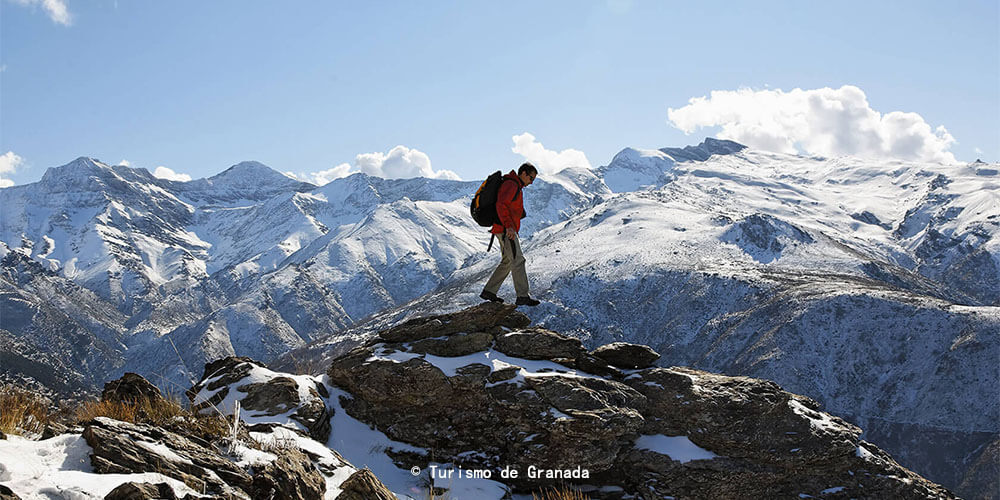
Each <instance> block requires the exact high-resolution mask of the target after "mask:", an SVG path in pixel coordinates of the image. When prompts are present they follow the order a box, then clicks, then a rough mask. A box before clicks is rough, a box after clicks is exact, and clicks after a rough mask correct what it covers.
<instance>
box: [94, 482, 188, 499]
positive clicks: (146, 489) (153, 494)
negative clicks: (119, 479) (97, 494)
mask: <svg viewBox="0 0 1000 500" xmlns="http://www.w3.org/2000/svg"><path fill="white" fill-rule="evenodd" d="M178 498H179V497H178V496H177V494H176V493H174V489H173V488H171V487H170V485H169V484H167V483H157V484H150V483H123V484H121V485H119V486H118V487H116V488H115V489H113V490H111V492H110V493H108V494H107V495H105V497H104V500H177V499H178ZM194 498H195V497H194V496H192V495H185V496H184V497H183V500H190V499H194Z"/></svg>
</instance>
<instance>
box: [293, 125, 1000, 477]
mask: <svg viewBox="0 0 1000 500" xmlns="http://www.w3.org/2000/svg"><path fill="white" fill-rule="evenodd" d="M710 146H711V145H710V144H703V145H702V148H704V147H710ZM668 156H669V155H668V154H667V153H664V152H663V151H659V152H657V153H648V154H646V155H645V156H642V155H639V156H636V155H635V154H633V153H632V152H631V151H630V150H626V151H623V152H622V153H621V154H619V155H618V156H616V159H615V161H614V162H612V164H611V165H609V166H606V167H602V168H601V169H598V171H599V172H604V173H605V175H609V176H612V177H614V179H613V180H610V181H609V185H612V186H614V185H615V182H616V180H618V181H620V180H621V179H628V178H640V177H641V178H642V179H645V180H643V181H642V182H641V185H643V186H646V187H645V188H644V189H642V190H639V191H633V192H626V193H619V194H616V195H614V196H612V197H610V198H608V199H607V200H605V201H604V202H602V203H599V204H598V205H596V206H594V207H592V208H590V209H587V210H585V211H582V212H580V213H579V214H577V215H576V216H574V217H572V218H570V219H569V220H567V221H566V222H562V223H559V224H554V225H552V226H550V227H547V228H545V229H543V230H541V231H539V232H538V233H537V234H535V235H534V237H533V238H532V240H531V241H530V243H527V244H526V245H525V253H526V254H527V255H528V256H529V262H528V266H529V277H530V279H531V281H532V286H533V293H534V294H537V295H538V296H539V297H540V298H542V299H543V301H544V302H543V305H542V306H540V307H538V308H537V309H535V310H533V311H531V315H532V317H533V319H534V320H535V321H536V322H538V323H539V324H541V325H543V326H545V327H548V328H552V329H556V330H560V331H576V332H578V334H579V335H581V336H587V338H585V339H584V340H585V342H586V344H587V345H588V346H595V345H599V344H602V343H607V342H612V341H616V340H624V341H630V342H638V343H643V344H648V345H650V346H652V347H653V348H655V349H657V351H659V352H660V353H662V354H663V359H662V361H661V362H662V363H663V364H664V365H671V364H678V365H687V366H693V367H696V368H701V369H706V370H711V371H720V372H723V373H727V374H730V375H748V376H753V377H760V378H768V379H772V380H775V381H776V382H778V383H779V384H781V385H783V386H786V387H790V388H793V390H795V391H798V392H801V393H803V394H808V395H809V396H810V397H814V398H816V399H818V400H820V401H821V402H822V403H824V405H826V408H827V410H828V411H831V412H833V413H836V414H840V415H843V416H846V417H849V418H850V419H852V420H854V421H855V422H857V423H859V424H860V425H861V426H862V427H863V428H865V429H867V431H868V433H869V434H868V435H867V436H868V437H867V438H868V439H870V440H872V441H873V442H876V443H878V444H879V445H880V446H883V447H885V448H886V449H888V450H889V451H890V452H891V453H893V454H894V456H897V457H899V458H900V460H901V463H904V464H906V465H907V466H910V467H913V468H914V469H915V470H918V471H921V472H922V473H925V474H927V475H928V476H929V477H933V478H935V479H936V480H939V481H941V482H942V483H944V484H947V485H952V486H955V487H957V486H958V485H959V484H960V483H961V481H962V477H963V474H964V471H966V470H967V468H968V466H969V465H968V464H971V463H975V462H976V460H978V459H981V458H982V456H983V453H988V452H987V451H984V450H986V449H987V448H988V447H987V446H986V445H987V444H989V443H991V442H997V440H998V431H1000V428H998V425H997V422H1000V407H998V404H1000V402H998V400H997V398H996V397H995V389H994V388H995V386H996V384H997V382H1000V373H998V372H1000V367H998V364H997V362H996V360H997V359H1000V308H998V307H997V305H998V304H1000V302H998V299H1000V288H998V287H1000V272H998V269H1000V268H998V262H1000V260H998V259H1000V246H998V243H1000V240H998V222H1000V220H998V219H1000V191H997V189H996V187H995V185H996V182H997V181H998V180H1000V178H998V177H997V174H996V169H995V168H994V166H984V165H977V164H973V165H962V166H946V165H935V164H908V163H899V162H871V161H866V160H861V159H856V158H840V159H824V158H804V157H798V156H790V155H779V154H770V153H762V152H755V151H749V150H741V151H739V152H736V153H729V154H719V155H715V156H712V157H710V158H709V159H707V160H697V159H694V160H692V159H685V160H681V161H679V160H675V159H673V158H672V157H671V158H668ZM636 158H645V160H642V161H639V162H638V163H637V160H636ZM633 167H634V171H635V172H637V173H636V175H635V176H634V177H629V176H628V175H627V171H629V169H632V168H633ZM657 168H658V169H661V170H659V171H658V172H657V170H656V169H657ZM657 179H658V180H657ZM647 180H648V182H647ZM529 196H530V195H529ZM493 265H494V262H491V261H484V262H481V263H479V264H476V265H472V266H468V267H465V268H463V269H461V270H459V271H458V272H456V273H455V274H454V275H453V276H452V277H451V279H450V280H448V281H447V282H446V283H445V284H444V285H443V286H442V288H440V289H438V290H437V291H436V292H435V293H432V294H429V295H427V296H425V297H423V298H421V299H419V300H418V301H416V302H414V303H412V304H409V305H407V306H406V309H405V310H404V309H403V308H400V309H397V310H389V311H387V312H385V313H384V314H383V315H381V316H380V317H377V318H373V319H372V321H371V322H370V323H369V324H368V325H362V326H361V327H359V328H357V329H355V330H353V331H349V332H346V333H344V334H338V335H334V336H332V337H330V338H327V339H322V340H320V341H318V342H317V343H315V344H314V346H315V347H313V348H311V349H312V353H315V354H319V353H323V352H324V351H326V350H329V349H331V348H333V352H341V351H343V349H344V348H345V347H346V346H349V345H351V344H352V342H356V341H357V340H356V339H357V338H364V336H365V332H369V333H370V332H371V331H372V330H374V329H377V328H379V327H384V326H386V325H389V324H393V323H396V322H399V321H401V320H403V319H405V317H406V316H405V315H406V314H407V313H406V312H405V311H406V310H412V309H413V308H415V309H418V310H433V311H440V312H448V311H452V310H456V309H458V308H461V307H464V306H465V305H468V304H471V303H475V302H477V301H478V298H477V295H478V293H479V290H480V289H481V287H482V284H483V283H484V282H485V280H486V278H487V276H488V275H489V273H490V272H491V271H492V267H493ZM507 286H508V287H509V284H508V285H507ZM501 295H502V296H506V297H508V298H511V297H512V296H513V293H512V290H510V289H509V288H503V289H501ZM352 338H354V339H355V340H354V341H352V340H351V339H352ZM311 349H310V348H307V349H303V350H299V351H297V353H296V355H297V356H298V358H299V359H303V358H305V359H310V358H311V352H310V351H311ZM320 359H322V358H320ZM317 364H318V365H323V364H325V363H323V362H320V363H317ZM913 436H921V439H919V440H915V439H914V438H913ZM987 461H988V460H987Z"/></svg>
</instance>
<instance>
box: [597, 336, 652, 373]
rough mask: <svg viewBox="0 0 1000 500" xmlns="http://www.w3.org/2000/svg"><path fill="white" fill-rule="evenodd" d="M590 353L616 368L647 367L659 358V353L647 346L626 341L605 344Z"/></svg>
mask: <svg viewBox="0 0 1000 500" xmlns="http://www.w3.org/2000/svg"><path fill="white" fill-rule="evenodd" d="M591 354H593V355H594V356H596V357H598V358H601V359H603V360H604V361H607V362H608V363H610V364H612V365H614V366H617V367H618V368H626V369H635V368H649V367H650V366H653V363H655V362H656V360H658V359H660V355H659V354H658V353H657V352H656V351H654V350H653V349H651V348H650V347H649V346H645V345H640V344H630V343H628V342H612V343H610V344H605V345H602V346H601V347H598V348H597V349H594V351H593V352H591Z"/></svg>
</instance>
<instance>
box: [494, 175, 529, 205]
mask: <svg viewBox="0 0 1000 500" xmlns="http://www.w3.org/2000/svg"><path fill="white" fill-rule="evenodd" d="M507 181H510V182H517V191H516V192H515V193H514V197H513V198H511V199H510V201H517V197H518V196H520V195H521V188H523V187H524V186H522V185H521V183H520V182H518V181H515V180H514V179H511V178H510V177H504V178H503V182H501V183H500V185H501V186H502V185H503V183H504V182H507ZM497 192H498V193H499V192H500V188H497Z"/></svg>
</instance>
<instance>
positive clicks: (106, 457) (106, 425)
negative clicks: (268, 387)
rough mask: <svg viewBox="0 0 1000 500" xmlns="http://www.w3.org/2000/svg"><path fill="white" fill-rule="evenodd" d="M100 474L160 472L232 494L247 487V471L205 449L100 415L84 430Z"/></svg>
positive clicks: (197, 487) (214, 491)
mask: <svg viewBox="0 0 1000 500" xmlns="http://www.w3.org/2000/svg"><path fill="white" fill-rule="evenodd" d="M83 438H84V439H85V440H86V441H87V444H88V445H90V447H91V448H92V449H93V452H92V453H91V455H90V463H91V465H92V466H93V468H94V472H97V473H99V474H131V473H138V472H159V473H160V474H163V475H165V476H168V477H172V478H174V479H177V480H179V481H181V482H183V483H184V484H186V485H188V486H189V487H191V488H192V489H193V490H195V491H204V492H207V493H211V494H215V495H236V496H239V494H240V492H248V491H250V484H251V481H252V479H251V477H250V475H249V474H248V473H247V472H246V471H244V470H243V469H241V468H240V467H238V466H237V465H236V464H234V463H233V462H232V461H229V460H226V459H225V458H222V457H221V456H219V454H218V453H217V452H216V451H215V450H213V449H211V448H209V445H208V444H207V443H198V442H195V441H193V440H192V439H189V438H187V437H185V436H182V435H180V434H176V433H173V432H170V431H166V430H164V429H161V428H159V427H155V426H151V425H144V424H130V423H127V422H121V421H118V420H112V419H109V418H104V417H98V418H96V419H94V420H93V421H91V422H90V423H89V424H88V425H87V426H86V428H85V429H84V431H83Z"/></svg>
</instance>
